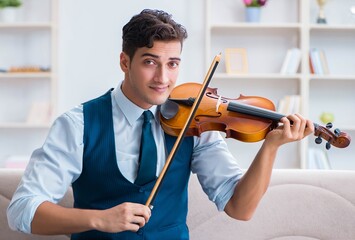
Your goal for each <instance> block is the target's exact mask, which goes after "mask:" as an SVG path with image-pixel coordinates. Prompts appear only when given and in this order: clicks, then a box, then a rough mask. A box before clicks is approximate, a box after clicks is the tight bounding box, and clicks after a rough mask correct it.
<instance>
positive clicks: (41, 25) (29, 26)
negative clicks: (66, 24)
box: [0, 22, 54, 30]
mask: <svg viewBox="0 0 355 240" xmlns="http://www.w3.org/2000/svg"><path fill="white" fill-rule="evenodd" d="M53 26H54V23H51V22H48V23H47V22H37V23H36V22H32V23H26V22H23V23H20V22H18V23H0V30H7V29H9V30H36V29H47V30H50V29H51V28H52V27H53Z"/></svg>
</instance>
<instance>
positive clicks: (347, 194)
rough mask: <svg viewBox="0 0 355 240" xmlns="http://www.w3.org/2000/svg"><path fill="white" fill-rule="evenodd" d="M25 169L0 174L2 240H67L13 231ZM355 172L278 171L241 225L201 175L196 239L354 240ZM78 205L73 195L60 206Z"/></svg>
mask: <svg viewBox="0 0 355 240" xmlns="http://www.w3.org/2000/svg"><path fill="white" fill-rule="evenodd" d="M21 175H22V170H10V169H0V239H1V240H2V239H4V240H5V239H6V240H22V239H23V240H25V239H28V240H32V239H52V240H67V239H69V237H68V236H35V235H28V234H23V233H18V232H13V231H11V230H10V229H9V228H8V225H7V219H6V208H7V206H8V204H9V201H10V199H11V196H12V194H13V192H14V191H15V189H16V187H17V184H18V183H19V181H20V178H21ZM354 183H355V171H335V170H296V169H290V170H274V171H273V174H272V179H271V182H270V186H269V189H268V191H267V192H266V194H265V195H264V197H263V199H262V200H261V202H260V204H259V206H258V208H257V210H256V212H255V214H254V216H253V218H252V219H251V220H249V221H237V220H234V219H231V218H229V217H228V216H227V215H226V214H225V213H223V212H218V211H217V210H216V207H215V206H214V204H212V203H211V202H209V201H208V199H207V197H206V195H205V194H204V193H203V192H202V189H201V187H200V185H199V184H198V180H197V178H196V176H195V175H192V176H191V181H190V188H189V215H188V226H189V229H190V236H191V240H199V239H201V240H210V239H211V240H212V239H213V240H217V239H221V240H232V239H233V240H235V239H239V240H254V239H255V240H257V239H260V240H266V239H267V240H271V239H273V240H314V239H322V240H330V239H331V240H334V239H337V240H350V239H355V187H354ZM60 204H61V205H63V206H67V207H70V206H72V193H71V190H69V191H68V193H67V195H66V196H65V197H64V198H63V200H62V202H61V203H60Z"/></svg>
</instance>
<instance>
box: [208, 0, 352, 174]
mask: <svg viewBox="0 0 355 240" xmlns="http://www.w3.org/2000/svg"><path fill="white" fill-rule="evenodd" d="M349 4H350V3H349V2H345V1H344V2H342V3H341V4H340V3H339V2H337V1H328V4H327V5H326V6H325V15H326V17H327V21H328V23H327V24H326V25H324V24H323V25H321V24H316V17H317V12H318V6H317V5H316V1H315V0H289V1H284V0H273V1H268V2H267V3H266V5H265V6H264V7H262V15H261V21H260V22H258V23H246V22H245V21H244V8H245V7H244V5H243V1H234V0H223V1H217V0H207V1H206V7H205V10H206V15H205V16H206V19H205V22H206V31H205V33H206V36H205V38H206V45H205V56H206V66H209V62H210V59H212V58H213V56H214V55H215V54H217V53H219V52H222V55H223V54H224V51H225V49H226V48H245V49H246V50H247V54H248V63H249V64H248V66H249V72H248V73H246V74H227V73H226V71H225V63H224V62H223V61H221V63H220V64H219V67H218V68H217V70H216V73H215V75H214V78H213V80H212V82H211V84H210V85H211V86H212V87H217V88H218V92H219V93H220V94H221V95H223V96H227V97H231V98H237V97H238V96H239V94H243V95H257V96H263V97H266V98H269V99H270V100H272V101H273V102H274V103H275V105H276V107H277V106H278V104H279V102H280V101H281V100H282V99H283V98H284V97H285V96H290V95H298V96H300V98H301V103H300V113H301V114H303V115H304V116H306V117H308V118H310V119H312V120H313V121H314V122H317V123H319V124H322V125H323V123H322V122H320V115H321V114H322V113H323V112H331V113H333V114H334V116H335V119H334V122H333V124H334V128H339V129H340V130H342V131H344V132H346V133H348V134H349V135H350V136H351V137H352V139H355V111H354V110H352V109H351V110H349V109H347V108H348V107H349V106H354V105H355V90H354V89H355V42H354V39H355V16H350V15H349V14H350V7H351V6H350V5H349ZM347 11H349V14H348V12H347ZM293 48H297V49H300V50H301V60H300V65H299V67H298V69H297V71H296V72H294V73H288V74H282V73H280V72H281V71H280V70H281V68H282V65H283V63H284V59H285V56H286V53H287V51H288V50H289V49H293ZM312 48H319V49H322V50H323V51H324V53H325V56H326V60H327V63H328V66H329V74H323V75H319V74H311V72H310V68H309V63H310V62H309V52H310V50H311V49H312ZM314 139H315V137H314V136H310V137H308V138H306V139H304V140H303V141H301V142H298V143H291V144H288V145H287V146H284V147H282V148H281V149H280V152H279V154H278V156H277V160H276V162H275V168H307V166H308V163H309V162H308V156H309V149H313V148H315V149H324V148H325V146H324V143H323V144H321V145H316V144H315V143H314ZM227 143H228V145H230V149H231V150H232V153H233V154H234V155H235V156H236V157H237V159H238V161H239V162H240V164H241V166H242V167H248V166H249V164H250V163H251V160H252V159H253V157H254V155H255V154H256V151H257V150H258V148H259V147H260V145H261V143H241V142H238V141H235V140H230V139H227ZM327 153H328V158H329V161H330V165H331V166H332V167H333V168H334V169H353V170H355V162H351V159H349V156H353V155H355V147H354V144H350V146H349V147H347V148H346V149H336V148H335V147H333V148H331V150H329V151H328V152H327Z"/></svg>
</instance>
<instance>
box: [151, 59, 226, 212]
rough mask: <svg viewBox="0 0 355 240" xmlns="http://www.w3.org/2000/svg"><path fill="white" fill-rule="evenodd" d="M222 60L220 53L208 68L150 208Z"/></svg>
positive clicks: (152, 196) (164, 168) (152, 193)
mask: <svg viewBox="0 0 355 240" xmlns="http://www.w3.org/2000/svg"><path fill="white" fill-rule="evenodd" d="M220 60H221V54H218V55H216V56H215V57H214V59H213V61H212V63H211V66H210V68H209V70H208V72H207V74H206V77H205V79H204V81H203V84H202V87H201V89H200V92H199V94H198V96H197V98H196V99H195V101H194V104H193V105H192V108H191V111H190V115H189V116H188V118H187V121H186V123H185V125H184V127H183V128H182V129H181V131H180V134H179V135H178V137H177V139H176V141H175V144H174V146H173V148H172V150H171V151H170V154H169V156H168V158H167V160H166V162H165V165H164V167H163V169H162V171H161V173H160V174H159V177H158V179H157V181H156V183H155V185H154V187H153V189H152V192H151V193H150V195H149V197H148V200H147V202H146V203H145V205H146V206H148V207H149V208H150V209H153V207H154V205H153V201H154V199H155V197H156V195H157V193H158V191H159V188H160V186H161V184H162V182H163V180H164V177H165V175H166V172H167V171H168V169H169V166H170V164H171V162H172V161H173V159H174V156H175V154H176V152H177V151H178V149H179V147H180V145H181V143H182V139H183V138H184V137H185V135H186V131H187V130H188V128H189V125H190V123H191V121H192V119H193V117H194V115H195V113H196V111H197V108H198V106H199V104H200V102H201V100H202V98H203V95H204V94H205V92H206V89H207V87H208V84H209V83H210V81H211V79H212V76H213V74H214V72H215V70H216V68H217V66H218V63H219V62H220Z"/></svg>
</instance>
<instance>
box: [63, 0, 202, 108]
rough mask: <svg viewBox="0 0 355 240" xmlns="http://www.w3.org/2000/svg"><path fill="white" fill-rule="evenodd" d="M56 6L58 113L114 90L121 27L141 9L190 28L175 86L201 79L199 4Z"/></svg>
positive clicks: (89, 1) (90, 1)
mask: <svg viewBox="0 0 355 240" xmlns="http://www.w3.org/2000/svg"><path fill="white" fill-rule="evenodd" d="M59 8H60V9H59V43H58V44H59V51H58V54H59V63H58V64H59V81H58V82H59V83H58V85H59V93H58V109H59V113H62V112H64V111H66V110H68V109H70V108H72V107H73V106H75V105H77V104H80V103H82V102H84V101H86V100H89V99H91V98H93V97H96V96H99V95H100V94H103V93H104V92H105V91H107V90H108V89H109V88H111V87H116V86H117V83H118V81H120V80H121V79H122V78H123V75H122V73H121V71H120V68H119V54H120V52H121V44H122V41H121V37H122V36H121V32H122V27H123V26H124V25H125V24H126V23H127V22H128V21H129V19H130V18H131V17H132V16H133V15H135V14H137V13H139V12H140V11H141V10H142V9H144V8H154V9H161V10H165V11H167V12H169V13H171V14H172V15H173V17H174V19H175V20H176V21H177V22H179V23H181V24H182V25H184V26H185V27H186V28H187V30H188V34H189V37H188V39H187V40H186V42H185V45H184V50H183V55H182V58H183V62H182V67H181V69H182V70H181V72H180V77H179V82H186V81H202V80H203V78H204V75H205V66H204V24H203V21H204V4H203V0H194V1H189V0H179V1H174V2H171V1H161V0H150V1H139V0H129V1H117V0H102V1H99V2H98V1H94V0H75V1H73V0H60V1H59Z"/></svg>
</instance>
